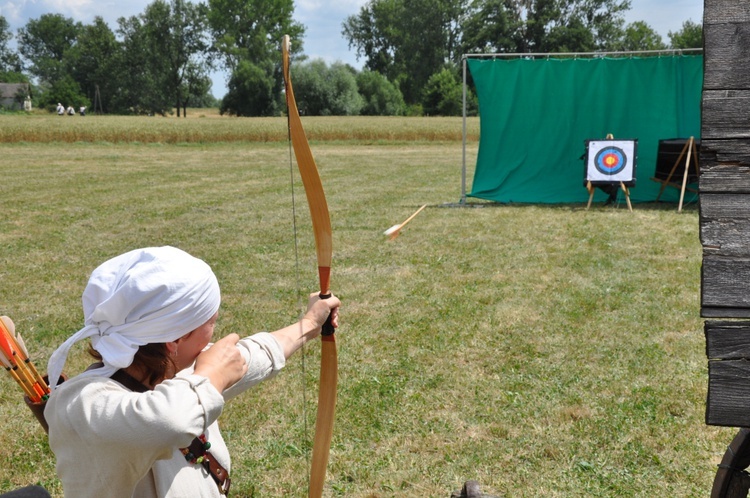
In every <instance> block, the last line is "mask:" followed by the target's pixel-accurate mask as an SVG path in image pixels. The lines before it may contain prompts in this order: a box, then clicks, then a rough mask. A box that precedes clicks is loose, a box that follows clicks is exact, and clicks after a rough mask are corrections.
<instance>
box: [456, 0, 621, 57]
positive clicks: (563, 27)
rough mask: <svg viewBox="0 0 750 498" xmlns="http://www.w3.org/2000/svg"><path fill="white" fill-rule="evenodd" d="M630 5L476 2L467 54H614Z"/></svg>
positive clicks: (594, 0) (584, 0) (577, 0)
mask: <svg viewBox="0 0 750 498" xmlns="http://www.w3.org/2000/svg"><path fill="white" fill-rule="evenodd" d="M629 8H630V0H489V1H487V2H485V1H483V0H475V1H474V2H473V3H472V6H471V9H470V13H469V15H468V18H467V20H466V23H465V26H466V31H465V33H464V44H463V50H464V52H466V53H505V52H510V53H532V52H533V53H547V52H591V51H602V50H615V49H617V45H618V44H619V43H620V42H621V40H622V37H623V26H624V24H625V21H624V17H623V16H624V13H625V12H626V11H627V10H628V9H629Z"/></svg>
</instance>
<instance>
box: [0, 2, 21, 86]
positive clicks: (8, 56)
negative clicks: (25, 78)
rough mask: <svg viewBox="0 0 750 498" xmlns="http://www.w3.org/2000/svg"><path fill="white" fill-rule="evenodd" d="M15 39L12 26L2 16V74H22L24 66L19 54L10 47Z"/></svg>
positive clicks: (0, 37)
mask: <svg viewBox="0 0 750 498" xmlns="http://www.w3.org/2000/svg"><path fill="white" fill-rule="evenodd" d="M12 39H13V33H11V31H10V25H9V24H8V21H7V20H6V19H5V17H3V16H0V73H3V74H4V73H20V72H21V71H23V64H22V63H21V57H20V56H19V55H18V53H17V52H16V51H15V50H13V49H12V48H10V46H8V44H9V42H10V41H11V40H12Z"/></svg>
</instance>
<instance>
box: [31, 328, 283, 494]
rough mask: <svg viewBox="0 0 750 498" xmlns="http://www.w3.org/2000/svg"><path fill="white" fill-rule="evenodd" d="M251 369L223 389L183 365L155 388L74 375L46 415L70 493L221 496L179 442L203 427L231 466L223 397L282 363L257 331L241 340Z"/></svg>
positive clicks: (268, 338) (59, 468)
mask: <svg viewBox="0 0 750 498" xmlns="http://www.w3.org/2000/svg"><path fill="white" fill-rule="evenodd" d="M238 347H239V348H240V352H241V353H242V355H243V357H244V358H245V361H246V362H247V364H248V371H247V374H246V375H245V376H244V377H243V378H242V380H240V381H239V382H238V383H237V384H235V385H233V386H232V387H230V388H229V389H227V390H226V391H224V393H223V395H222V394H221V393H219V392H218V391H217V390H216V388H214V387H213V385H211V383H210V382H208V379H207V378H205V377H201V376H198V375H194V374H192V370H185V371H182V372H180V373H179V374H178V376H177V377H175V378H174V379H171V380H167V381H164V382H162V383H160V384H159V385H157V386H156V388H155V389H154V390H153V391H148V392H145V393H136V392H132V391H130V390H128V389H127V388H125V387H124V386H122V385H121V384H120V383H118V382H117V381H115V380H112V379H111V378H109V377H96V376H88V377H83V378H76V377H74V378H72V379H70V380H68V381H67V382H64V383H63V384H61V385H60V386H59V387H58V388H57V390H56V391H55V392H54V393H53V395H52V396H51V397H50V399H49V401H48V402H47V406H46V408H45V413H44V416H45V418H46V419H47V422H48V423H49V444H50V448H51V449H52V451H53V452H54V453H55V457H56V458H57V474H58V476H59V477H60V480H61V481H62V484H63V490H64V492H65V496H66V497H70V498H88V497H91V498H102V497H105V496H106V497H108V498H120V497H122V498H218V497H220V496H221V495H220V494H219V491H218V487H217V485H216V483H215V482H214V480H213V479H212V477H211V476H210V475H209V474H208V472H206V471H205V470H204V469H203V467H202V466H200V465H195V464H191V463H189V462H187V461H186V460H185V457H184V456H183V455H182V453H181V452H180V450H179V448H184V447H187V446H188V445H189V444H190V442H191V441H192V440H193V438H195V437H197V436H199V435H200V434H205V435H206V436H207V438H208V441H210V443H211V449H210V451H211V453H212V454H213V455H214V457H215V458H216V459H217V460H218V461H219V463H220V464H221V465H222V466H223V467H224V468H225V469H227V471H229V472H230V476H231V469H230V458H229V451H228V449H227V446H226V444H225V443H224V440H223V439H222V437H221V433H220V431H219V426H218V424H217V422H216V421H217V419H218V417H219V415H220V414H221V410H222V408H223V406H224V402H225V401H226V400H228V399H230V398H232V397H234V396H236V395H238V394H240V393H242V392H243V391H245V390H246V389H248V388H249V387H251V386H253V385H255V384H257V383H258V382H260V381H262V380H264V379H266V378H269V377H271V376H273V375H274V374H275V373H276V372H278V371H279V370H280V369H281V368H283V367H284V364H285V358H284V352H283V350H282V349H281V346H280V345H279V343H278V342H277V341H276V339H275V338H274V337H273V336H272V335H271V334H268V333H259V334H255V335H253V336H251V337H248V338H245V339H242V340H241V341H240V342H239V343H238Z"/></svg>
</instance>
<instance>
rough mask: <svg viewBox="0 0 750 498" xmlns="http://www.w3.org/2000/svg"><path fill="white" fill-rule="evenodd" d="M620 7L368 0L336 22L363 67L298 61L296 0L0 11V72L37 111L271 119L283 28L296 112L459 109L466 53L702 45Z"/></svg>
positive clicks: (603, 0)
mask: <svg viewBox="0 0 750 498" xmlns="http://www.w3.org/2000/svg"><path fill="white" fill-rule="evenodd" d="M629 9H630V0H370V1H369V2H367V3H366V4H365V5H363V6H362V7H361V8H360V10H359V12H357V13H356V14H354V15H351V16H349V17H348V18H347V19H346V20H345V21H344V22H343V23H342V26H341V30H342V32H341V33H342V36H343V37H344V38H345V39H346V40H347V41H348V44H349V48H350V49H353V50H355V53H356V55H357V58H358V60H360V59H361V60H363V63H364V67H363V69H362V70H361V71H360V70H357V69H356V68H354V67H352V66H350V65H347V64H344V63H341V62H335V63H333V64H330V65H329V64H326V63H325V62H324V61H322V60H306V59H307V58H306V57H305V55H304V45H303V40H304V34H305V27H304V26H303V25H302V24H300V23H298V22H296V21H294V19H293V14H294V3H293V0H207V1H206V2H195V3H194V2H191V1H189V0H154V1H153V2H152V3H150V4H149V5H148V6H147V7H146V8H145V10H144V11H143V12H142V13H141V14H138V15H135V16H131V17H127V18H126V17H121V18H119V19H118V20H117V26H116V27H115V29H114V30H113V29H112V28H110V26H108V25H107V24H106V23H105V22H104V20H103V19H102V18H101V17H96V18H95V19H94V21H93V22H92V23H91V24H82V23H80V22H77V21H75V20H74V19H71V18H67V17H65V16H63V15H61V14H43V15H42V16H40V17H39V18H38V19H30V20H29V21H28V22H27V24H26V25H25V26H24V27H22V28H19V29H18V30H17V32H16V33H15V34H13V33H12V32H11V31H10V29H9V25H8V22H7V21H6V19H5V18H4V17H3V16H0V81H4V82H11V83H18V82H32V83H33V86H32V87H33V91H34V100H35V102H36V105H37V107H45V108H48V109H50V110H51V109H53V108H54V107H55V106H56V105H57V103H58V102H62V103H65V104H66V105H68V104H73V105H76V106H87V107H89V106H91V105H92V104H93V105H94V107H95V108H94V109H93V110H94V111H101V112H104V113H119V114H161V115H165V114H168V113H173V112H176V113H177V115H178V116H180V114H181V113H182V115H184V113H185V112H186V109H187V107H188V106H190V107H207V106H219V107H220V110H221V112H222V114H230V115H237V116H275V115H279V114H280V113H281V112H282V111H283V105H284V103H283V94H282V88H283V85H282V83H283V82H282V75H281V67H280V64H281V61H280V55H279V53H280V50H279V43H280V40H281V38H282V36H283V35H284V34H289V35H290V37H291V39H292V40H293V41H294V43H293V46H292V54H291V55H292V57H293V59H295V68H294V78H295V81H294V84H295V94H296V97H297V102H298V105H299V108H300V112H301V113H303V114H307V115H358V114H360V115H362V114H363V115H404V114H408V115H460V114H461V112H462V99H461V94H462V80H461V58H462V56H463V54H471V53H549V52H553V53H554V52H558V53H560V52H598V51H623V50H625V51H642V50H663V49H667V48H675V49H687V48H700V47H702V44H703V32H702V26H701V25H700V24H698V23H695V22H693V21H691V20H687V21H685V22H684V23H683V25H682V28H681V29H680V30H679V31H677V32H674V33H673V32H669V33H668V37H669V43H668V44H667V43H665V42H664V41H663V40H662V38H661V36H660V35H659V34H658V33H657V32H656V31H654V30H653V29H652V28H651V27H650V26H649V25H648V24H647V23H646V22H645V21H636V22H633V23H629V24H626V22H625V20H624V15H625V13H626V12H627V11H628V10H629ZM14 37H15V41H16V46H17V48H15V49H14V48H12V47H11V43H10V42H11V41H12V40H13V38H14ZM216 69H223V70H225V71H226V73H227V74H228V75H229V76H228V80H227V93H226V95H224V96H223V98H222V99H221V100H220V101H217V100H216V99H215V98H214V97H213V96H212V95H211V93H210V87H211V80H210V78H209V74H210V72H211V71H212V70H216ZM469 100H470V106H471V107H472V108H473V109H475V105H476V104H475V99H474V98H473V96H471V95H470V99H469Z"/></svg>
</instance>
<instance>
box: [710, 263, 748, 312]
mask: <svg viewBox="0 0 750 498" xmlns="http://www.w3.org/2000/svg"><path fill="white" fill-rule="evenodd" d="M701 308H702V310H701V315H702V316H711V317H717V315H716V312H717V310H719V311H720V310H722V309H727V313H728V314H727V315H725V316H726V317H737V316H750V258H732V257H725V256H720V255H714V254H711V253H710V252H707V251H704V253H703V267H702V269H701ZM703 308H710V309H712V310H713V311H711V314H710V315H706V314H704V313H703V312H704V310H703ZM732 308H741V309H744V310H747V313H746V314H744V313H743V314H740V315H738V314H737V311H736V310H734V311H732V312H731V313H730V310H731V309H732Z"/></svg>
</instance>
